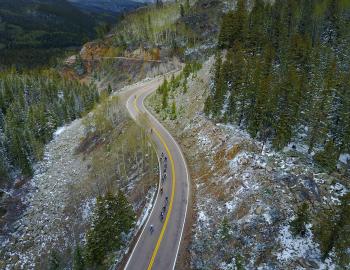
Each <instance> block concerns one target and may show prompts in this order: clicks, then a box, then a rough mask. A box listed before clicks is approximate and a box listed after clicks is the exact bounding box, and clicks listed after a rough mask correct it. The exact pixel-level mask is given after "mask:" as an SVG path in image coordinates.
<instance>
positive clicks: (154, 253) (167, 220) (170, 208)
mask: <svg viewBox="0 0 350 270" xmlns="http://www.w3.org/2000/svg"><path fill="white" fill-rule="evenodd" d="M138 99H139V96H137V97H136V98H135V99H134V102H133V105H134V107H135V110H136V111H137V112H138V113H140V110H139V108H138V107H137V105H136V104H137V100H138ZM151 128H152V130H153V131H154V133H155V134H156V135H157V137H158V138H159V140H160V141H161V143H162V144H163V146H164V148H165V150H166V152H167V154H168V157H169V159H170V163H171V176H172V177H171V179H172V187H171V197H170V203H169V211H168V213H167V215H166V217H165V221H164V224H163V227H162V230H161V232H160V235H159V238H158V241H157V244H156V246H155V248H154V250H153V253H152V258H151V261H150V262H149V265H148V267H147V270H151V269H152V266H153V263H154V260H155V258H156V256H157V253H158V250H159V247H160V244H161V242H162V239H163V236H164V233H165V230H166V227H167V225H168V222H169V218H170V215H171V211H172V209H173V202H174V197H175V182H176V178H175V165H174V159H173V157H172V155H171V153H170V150H169V148H168V146H167V144H166V143H165V141H164V139H163V137H162V136H161V135H160V133H159V132H158V130H157V129H155V128H154V127H153V126H152V125H151Z"/></svg>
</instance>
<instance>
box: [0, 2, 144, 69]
mask: <svg viewBox="0 0 350 270" xmlns="http://www.w3.org/2000/svg"><path fill="white" fill-rule="evenodd" d="M96 5H97V4H96ZM96 5H95V4H94V2H93V1H89V2H86V3H84V4H83V5H80V4H79V3H75V2H74V4H72V3H70V2H69V1H67V0H48V1H44V0H38V1H37V0H36V1H35V0H2V1H1V2H0V68H4V67H7V66H16V67H20V68H27V67H29V68H32V67H35V66H42V65H45V66H49V65H50V64H51V63H50V60H51V61H52V59H55V57H58V56H61V55H62V54H64V53H65V52H66V51H67V48H69V47H79V46H81V45H82V44H83V43H84V42H87V41H88V40H90V39H93V38H96V37H103V36H104V35H105V34H106V32H107V31H108V30H109V24H112V23H116V22H117V20H118V18H119V16H120V15H121V13H122V12H124V11H128V10H131V9H135V8H137V7H139V6H141V5H142V3H134V2H132V1H128V0H127V1H124V2H116V1H114V2H113V1H107V2H103V3H100V5H97V7H96ZM119 5H120V6H119ZM100 6H103V8H98V7H100ZM117 7H120V9H118V8H117Z"/></svg>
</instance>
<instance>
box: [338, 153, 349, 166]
mask: <svg viewBox="0 0 350 270" xmlns="http://www.w3.org/2000/svg"><path fill="white" fill-rule="evenodd" d="M339 161H340V162H343V163H344V164H347V163H348V162H349V161H350V154H348V153H343V154H340V156H339Z"/></svg>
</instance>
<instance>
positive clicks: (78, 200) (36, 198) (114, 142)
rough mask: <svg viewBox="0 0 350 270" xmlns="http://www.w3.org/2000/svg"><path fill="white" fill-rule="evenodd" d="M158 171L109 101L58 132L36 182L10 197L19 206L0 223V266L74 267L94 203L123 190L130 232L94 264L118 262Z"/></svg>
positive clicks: (140, 137) (140, 136)
mask: <svg viewBox="0 0 350 270" xmlns="http://www.w3.org/2000/svg"><path fill="white" fill-rule="evenodd" d="M112 112H113V113H112ZM140 142H141V144H140ZM157 166H158V163H157V158H156V155H155V153H154V152H153V148H152V147H149V142H148V141H147V137H146V136H145V134H144V133H143V131H142V130H141V129H140V128H139V127H137V126H136V124H135V123H134V122H133V121H131V120H130V119H129V118H128V117H127V114H126V112H125V109H124V105H122V104H120V102H119V98H117V97H111V98H106V99H105V100H104V101H103V102H102V103H101V104H100V105H99V106H98V108H96V109H95V110H94V111H93V113H90V114H89V115H87V116H86V117H85V118H84V119H79V120H76V121H74V122H73V123H71V124H69V125H66V126H63V127H61V128H59V129H57V131H56V132H55V134H54V139H53V140H52V141H51V142H50V143H49V144H48V145H47V146H46V147H45V152H44V159H43V160H42V161H41V162H39V163H38V164H37V165H36V166H35V168H34V177H33V178H32V179H31V180H30V181H28V182H27V183H26V184H22V185H17V186H16V187H15V189H13V190H12V191H11V192H10V193H8V194H7V201H8V202H9V203H11V202H16V208H13V209H10V211H9V212H8V213H7V215H6V216H4V217H3V218H2V222H5V225H6V226H4V227H3V230H2V232H1V236H0V240H1V252H0V257H1V259H0V268H1V269H38V268H39V269H50V268H51V267H53V265H57V267H59V269H63V268H66V267H69V268H71V267H72V265H74V264H75V263H77V258H76V257H75V255H74V254H76V252H77V250H79V249H80V248H82V247H84V245H85V244H86V243H87V242H88V241H90V240H88V236H87V235H88V233H89V232H90V234H91V229H90V228H91V224H92V223H93V222H94V221H95V220H96V202H97V201H98V200H99V198H100V197H103V196H104V194H105V193H106V192H107V191H109V192H113V193H115V192H117V191H119V192H120V190H122V191H123V192H124V193H125V194H126V196H127V198H128V201H130V203H131V205H132V209H133V211H134V212H135V213H136V216H137V220H136V223H135V227H134V230H131V231H130V233H129V234H128V235H125V236H124V238H123V241H122V242H121V246H120V248H118V249H115V250H113V252H111V253H108V254H107V253H105V254H104V256H105V257H106V258H105V260H104V262H103V263H101V265H100V266H99V267H105V268H107V267H109V266H110V265H112V264H117V263H118V262H119V261H120V260H121V258H122V255H123V254H124V252H125V250H126V249H127V246H128V241H130V239H131V237H132V236H133V235H134V233H136V232H137V231H138V229H139V228H140V226H141V225H142V224H143V222H144V220H145V215H147V214H148V211H149V209H150V205H151V202H152V200H153V196H154V194H155V191H156V183H157V182H158V176H157ZM95 241H97V240H95ZM87 263H88V262H87V261H86V262H85V264H87ZM103 269H104V268H103Z"/></svg>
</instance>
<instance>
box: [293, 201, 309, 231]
mask: <svg viewBox="0 0 350 270" xmlns="http://www.w3.org/2000/svg"><path fill="white" fill-rule="evenodd" d="M308 208H309V207H308V205H307V203H305V202H304V203H303V204H302V205H301V206H299V207H298V211H297V216H296V218H295V219H294V220H293V221H292V222H291V223H290V226H291V230H292V233H293V234H294V235H300V236H302V237H304V236H305V234H306V224H307V223H308V221H309V217H308V215H309V213H308Z"/></svg>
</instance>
